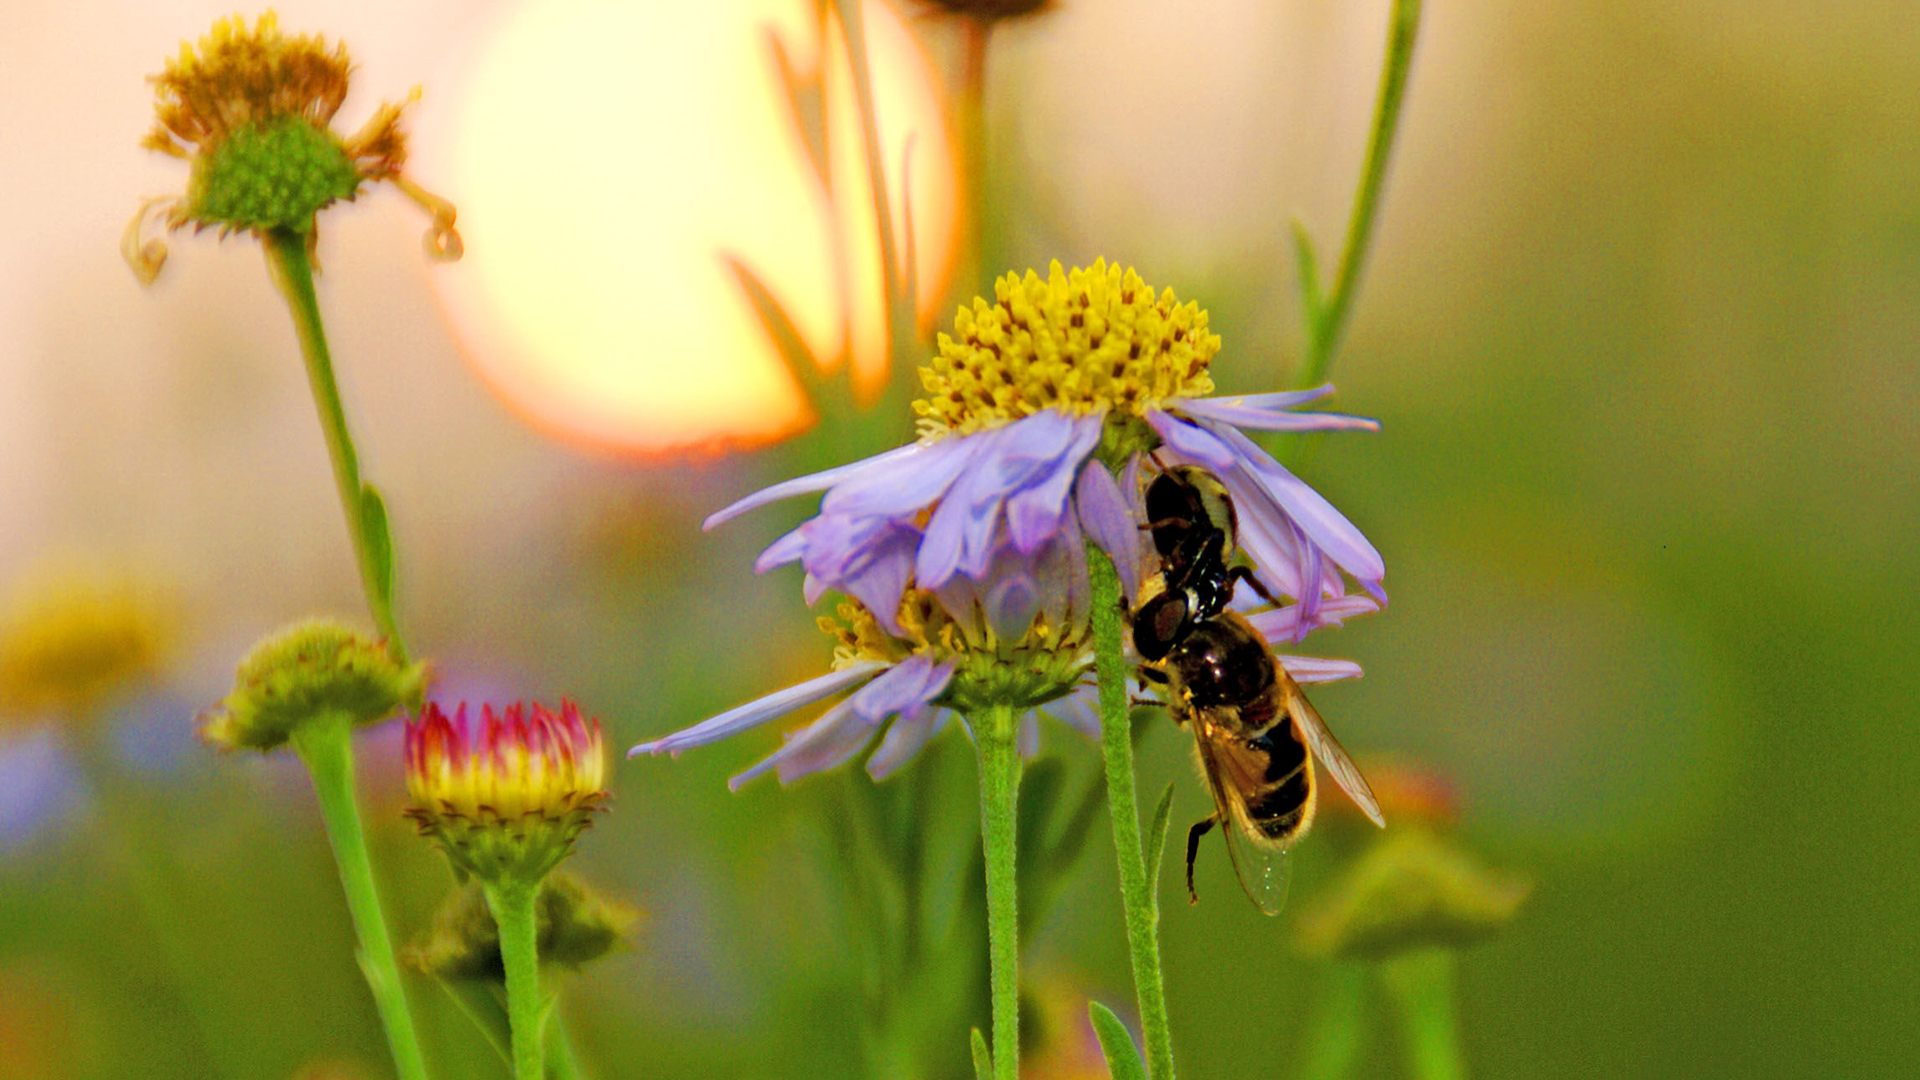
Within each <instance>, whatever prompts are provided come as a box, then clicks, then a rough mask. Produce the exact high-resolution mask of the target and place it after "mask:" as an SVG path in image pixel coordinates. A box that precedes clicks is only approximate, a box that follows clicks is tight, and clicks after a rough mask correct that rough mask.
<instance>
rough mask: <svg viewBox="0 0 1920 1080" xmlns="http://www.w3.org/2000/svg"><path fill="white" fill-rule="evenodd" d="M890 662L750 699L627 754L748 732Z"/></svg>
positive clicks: (867, 663)
mask: <svg viewBox="0 0 1920 1080" xmlns="http://www.w3.org/2000/svg"><path fill="white" fill-rule="evenodd" d="M886 666H887V665H886V664H884V663H881V662H880V661H878V660H869V661H864V662H861V663H858V664H853V665H850V666H848V667H844V668H841V669H840V670H839V671H833V672H828V673H827V674H825V675H822V676H820V677H819V678H817V679H809V680H807V681H806V682H803V683H800V684H799V685H797V686H789V687H787V688H786V689H785V690H777V691H775V692H773V693H771V694H768V695H767V696H766V697H763V698H759V699H756V700H754V701H750V702H748V703H746V704H745V705H742V706H740V707H738V708H734V709H728V710H727V711H726V712H723V713H721V714H720V715H718V716H715V717H712V718H710V719H706V720H702V721H701V722H699V723H698V724H695V725H693V726H692V727H690V728H687V729H685V730H684V731H676V732H674V733H673V734H671V735H668V736H665V737H664V738H659V739H655V740H653V741H652V742H644V743H641V744H640V745H638V746H635V747H634V748H633V749H631V750H629V751H627V756H628V757H634V756H635V755H638V754H660V753H671V754H678V753H679V752H680V751H682V750H686V749H688V748H690V747H695V746H706V745H707V744H709V743H713V742H718V741H719V740H721V739H724V738H726V737H728V736H729V735H734V734H737V733H739V732H742V731H745V730H747V729H748V728H750V727H754V726H757V725H759V724H764V723H766V722H767V721H769V720H772V719H773V718H774V717H776V716H785V715H786V714H787V713H790V712H793V711H794V710H796V709H802V708H805V707H806V706H808V705H812V704H813V703H814V702H816V701H822V700H824V699H826V698H830V697H832V696H833V695H835V694H837V693H839V692H840V691H842V690H845V689H846V688H847V687H849V686H852V685H854V684H855V683H859V682H863V681H865V680H867V679H870V678H872V677H873V674H874V672H876V671H879V670H880V669H882V668H884V667H886Z"/></svg>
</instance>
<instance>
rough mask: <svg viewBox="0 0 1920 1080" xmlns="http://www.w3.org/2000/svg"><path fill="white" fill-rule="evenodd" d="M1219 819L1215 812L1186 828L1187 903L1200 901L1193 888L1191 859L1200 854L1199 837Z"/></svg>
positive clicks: (1208, 830)
mask: <svg viewBox="0 0 1920 1080" xmlns="http://www.w3.org/2000/svg"><path fill="white" fill-rule="evenodd" d="M1219 821H1220V815H1219V814H1217V813H1216V814H1214V815H1213V816H1212V817H1210V818H1203V819H1202V820H1200V821H1196V822H1194V823H1193V828H1191V829H1188V830H1187V903H1189V904H1197V903H1199V902H1200V894H1199V893H1198V892H1196V891H1194V888H1193V860H1194V858H1195V857H1196V856H1198V855H1199V854H1200V838H1201V837H1203V836H1205V835H1207V834H1208V833H1210V832H1212V831H1213V827H1214V825H1215V824H1217V823H1218V822H1219Z"/></svg>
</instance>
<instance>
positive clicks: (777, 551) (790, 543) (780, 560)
mask: <svg viewBox="0 0 1920 1080" xmlns="http://www.w3.org/2000/svg"><path fill="white" fill-rule="evenodd" d="M809 524H812V522H811V521H810V520H809V521H807V522H804V523H802V524H801V526H800V527H799V528H797V529H795V530H793V531H792V532H790V533H788V534H787V535H785V536H783V537H781V538H780V539H778V540H775V541H774V542H773V543H771V544H768V545H767V550H765V551H763V552H761V553H760V557H759V558H757V559H755V560H753V572H754V573H756V574H764V573H766V572H767V571H769V570H771V569H773V568H774V567H776V566H785V565H786V564H787V563H790V562H792V561H794V560H795V559H798V558H799V557H800V556H802V555H804V554H806V552H807V525H809Z"/></svg>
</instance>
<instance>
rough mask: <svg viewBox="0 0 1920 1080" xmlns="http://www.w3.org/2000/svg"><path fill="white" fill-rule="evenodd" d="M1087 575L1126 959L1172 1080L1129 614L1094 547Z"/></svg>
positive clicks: (1159, 1074) (1155, 1067)
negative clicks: (1130, 697) (1143, 812)
mask: <svg viewBox="0 0 1920 1080" xmlns="http://www.w3.org/2000/svg"><path fill="white" fill-rule="evenodd" d="M1096 467H1097V466H1096ZM1087 570H1088V576H1089V577H1090V578H1091V579H1092V582H1091V594H1090V596H1091V598H1090V603H1091V604H1092V607H1093V658H1094V665H1095V670H1096V672H1097V674H1098V675H1099V679H1100V756H1101V758H1102V760H1104V761H1105V763H1106V768H1107V808H1108V810H1109V811H1111V813H1112V816H1113V850H1114V856H1115V861H1116V862H1117V863H1118V864H1119V870H1120V904H1121V907H1122V909H1123V910H1124V911H1125V913H1126V921H1127V954H1128V956H1129V957H1130V958H1131V959H1132V961H1133V991H1134V996H1135V998H1136V1000H1137V1001H1138V1003H1139V1007H1140V1033H1141V1035H1142V1036H1144V1038H1145V1040H1146V1044H1147V1075H1148V1076H1149V1077H1151V1078H1152V1080H1173V1075H1174V1072H1173V1030H1172V1027H1171V1026H1170V1025H1169V1024H1168V1022H1167V992H1166V986H1165V984H1164V982H1163V980H1162V978H1161V975H1160V898H1159V890H1158V888H1157V887H1156V885H1157V883H1156V882H1153V881H1149V880H1148V879H1147V863H1146V856H1145V853H1144V852H1143V850H1142V847H1141V843H1140V810H1139V805H1138V798H1137V794H1136V791H1135V784H1134V778H1133V730H1132V729H1133V725H1132V723H1131V721H1130V720H1129V719H1128V716H1127V712H1128V706H1127V665H1126V660H1125V658H1124V657H1123V655H1122V645H1121V639H1120V635H1121V620H1122V613H1123V610H1124V609H1123V607H1122V601H1121V599H1120V576H1119V574H1118V573H1116V572H1115V571H1114V567H1113V560H1111V559H1109V558H1107V554H1106V552H1104V551H1101V550H1100V549H1099V548H1096V547H1093V546H1091V545H1089V546H1088V548H1087Z"/></svg>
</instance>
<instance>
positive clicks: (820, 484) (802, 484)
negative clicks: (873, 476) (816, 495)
mask: <svg viewBox="0 0 1920 1080" xmlns="http://www.w3.org/2000/svg"><path fill="white" fill-rule="evenodd" d="M936 445H937V444H936ZM930 449H931V447H928V446H923V445H922V444H920V443H909V444H908V445H906V446H897V447H895V448H893V449H892V450H889V451H887V452H886V453H884V454H876V455H874V456H873V457H870V458H864V459H862V460H860V461H856V462H853V463H852V464H849V465H840V466H837V467H835V468H831V469H827V470H824V471H822V472H817V473H809V474H807V475H806V476H796V477H794V478H793V479H791V480H782V481H781V482H780V483H778V484H775V485H773V486H772V487H769V488H762V489H760V490H759V491H756V492H754V493H753V494H751V495H749V496H747V497H746V498H744V499H741V500H740V501H739V502H736V503H734V504H733V505H731V506H728V507H727V508H726V509H724V510H719V511H716V512H715V513H713V514H710V515H708V517H707V520H706V521H704V522H702V523H701V524H700V528H701V529H702V530H711V529H713V528H716V527H718V526H720V525H723V524H725V523H727V522H729V521H732V520H733V519H734V518H737V517H739V516H740V515H741V514H744V513H746V512H747V511H749V510H753V509H755V508H758V507H762V506H765V505H767V504H768V503H772V502H779V501H780V500H781V499H786V498H790V497H792V496H794V495H804V494H806V493H807V492H810V491H825V490H826V489H828V488H830V487H832V486H834V485H835V484H837V483H839V482H840V481H841V480H843V479H845V478H847V477H849V476H852V475H853V474H855V473H857V472H859V471H860V470H862V469H866V468H871V467H876V466H880V465H883V464H886V463H889V462H896V461H899V460H901V459H910V458H914V457H917V456H919V455H921V454H925V453H927V452H928V450H930Z"/></svg>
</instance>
